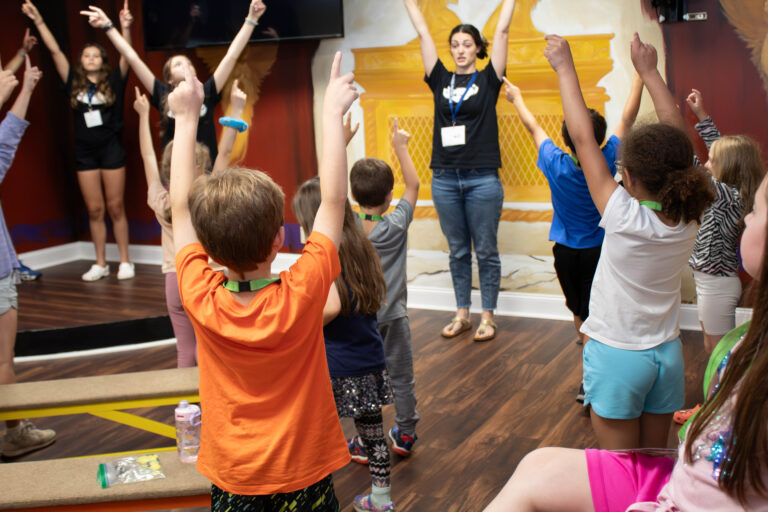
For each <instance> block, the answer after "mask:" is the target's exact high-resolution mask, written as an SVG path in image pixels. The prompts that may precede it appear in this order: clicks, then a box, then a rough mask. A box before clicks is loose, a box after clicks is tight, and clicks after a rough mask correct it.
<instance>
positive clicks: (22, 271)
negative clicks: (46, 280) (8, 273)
mask: <svg viewBox="0 0 768 512" xmlns="http://www.w3.org/2000/svg"><path fill="white" fill-rule="evenodd" d="M42 275H43V273H42V272H40V271H39V270H32V269H31V268H29V267H28V266H26V265H24V264H23V263H22V262H21V261H19V277H20V278H21V280H22V281H36V280H38V279H40V277H41V276H42Z"/></svg>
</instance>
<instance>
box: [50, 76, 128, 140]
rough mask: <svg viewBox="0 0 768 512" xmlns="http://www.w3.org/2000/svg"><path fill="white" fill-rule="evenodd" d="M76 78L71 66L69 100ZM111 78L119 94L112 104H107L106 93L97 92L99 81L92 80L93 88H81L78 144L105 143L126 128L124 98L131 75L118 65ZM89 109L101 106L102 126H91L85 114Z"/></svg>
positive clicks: (76, 109)
mask: <svg viewBox="0 0 768 512" xmlns="http://www.w3.org/2000/svg"><path fill="white" fill-rule="evenodd" d="M74 78H75V72H74V71H73V70H72V66H70V67H69V75H67V82H66V83H65V84H64V90H65V91H66V93H67V100H69V98H71V97H72V81H73V80H74ZM107 80H108V81H109V87H110V88H111V89H112V92H113V93H114V95H115V101H114V102H113V103H112V104H110V105H107V104H106V99H105V98H104V95H103V94H101V93H100V92H96V85H95V84H92V86H91V88H90V91H81V92H79V93H78V94H77V106H76V107H74V109H73V110H74V111H75V112H74V118H75V144H76V145H77V146H78V147H79V148H81V149H82V148H96V147H99V146H103V145H104V144H106V142H107V141H109V139H111V138H112V137H114V136H119V135H120V132H121V131H122V130H123V100H124V98H125V85H126V84H127V83H128V76H127V75H126V77H125V78H123V77H122V74H121V73H120V67H119V66H118V67H117V68H115V69H114V70H112V71H111V72H110V73H109V75H108V76H107ZM89 110H98V111H99V112H100V113H101V121H102V124H101V125H100V126H92V127H91V128H88V126H87V125H86V123H85V114H86V113H87V112H88V111H89Z"/></svg>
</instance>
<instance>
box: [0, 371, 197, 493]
mask: <svg viewBox="0 0 768 512" xmlns="http://www.w3.org/2000/svg"><path fill="white" fill-rule="evenodd" d="M180 400H188V401H190V402H199V401H200V397H199V395H198V371H197V367H193V368H174V369H171V370H156V371H149V372H134V373H120V374H115V375H104V376H98V377H80V378H75V379H60V380H47V381H39V382H22V383H17V384H7V385H4V386H0V421H2V420H14V419H21V418H38V417H41V416H62V415H68V414H83V413H87V414H92V415H93V416H98V417H100V418H105V419H108V420H111V421H115V422H117V423H122V424H124V425H130V426H132V427H135V428H139V429H142V430H146V431H148V432H153V433H155V434H159V435H162V436H165V437H169V438H171V439H176V432H175V429H174V427H173V426H171V425H166V424H165V423H161V422H159V421H155V420H150V419H148V418H143V417H141V416H137V415H135V414H131V413H127V412H124V411H123V410H122V409H135V408H139V407H155V406H159V405H172V404H177V403H178V402H179V401H180ZM169 449H175V448H169ZM161 450H162V449H161ZM154 451H158V450H154ZM0 481H2V480H0Z"/></svg>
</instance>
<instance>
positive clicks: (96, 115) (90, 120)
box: [83, 110, 104, 128]
mask: <svg viewBox="0 0 768 512" xmlns="http://www.w3.org/2000/svg"><path fill="white" fill-rule="evenodd" d="M83 116H84V117H85V126H87V127H88V128H95V127H96V126H101V125H103V124H104V121H102V120H101V111H100V110H89V111H88V112H85V113H84V114H83Z"/></svg>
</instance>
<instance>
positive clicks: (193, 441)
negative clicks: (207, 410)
mask: <svg viewBox="0 0 768 512" xmlns="http://www.w3.org/2000/svg"><path fill="white" fill-rule="evenodd" d="M175 417H176V448H177V449H178V451H179V460H180V461H181V462H187V463H193V462H197V452H198V450H200V407H198V406H196V405H195V404H190V403H189V402H188V401H187V400H182V401H181V402H179V405H178V407H176V411H175Z"/></svg>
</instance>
